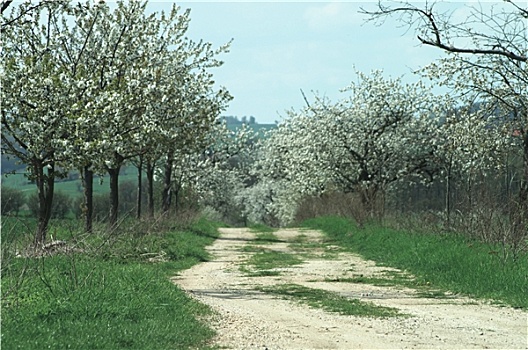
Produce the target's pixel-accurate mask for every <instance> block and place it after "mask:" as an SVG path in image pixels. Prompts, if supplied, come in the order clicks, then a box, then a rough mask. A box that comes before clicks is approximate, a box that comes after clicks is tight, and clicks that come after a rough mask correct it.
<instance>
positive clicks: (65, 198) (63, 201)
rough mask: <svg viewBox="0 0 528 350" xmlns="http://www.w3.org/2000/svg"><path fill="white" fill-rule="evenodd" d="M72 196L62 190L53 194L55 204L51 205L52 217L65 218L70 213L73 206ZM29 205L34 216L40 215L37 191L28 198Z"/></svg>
mask: <svg viewBox="0 0 528 350" xmlns="http://www.w3.org/2000/svg"><path fill="white" fill-rule="evenodd" d="M72 204H73V201H72V198H71V197H70V196H69V195H67V194H66V193H64V192H62V191H56V192H55V193H54V195H53V204H52V206H51V218H52V219H64V218H66V216H67V215H68V214H69V213H70V211H71V210H72V209H73V208H72ZM27 205H28V208H29V211H30V212H31V214H32V215H33V217H38V210H39V203H38V198H37V194H36V193H32V194H30V195H29V196H28V198H27Z"/></svg>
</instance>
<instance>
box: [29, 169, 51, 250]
mask: <svg viewBox="0 0 528 350" xmlns="http://www.w3.org/2000/svg"><path fill="white" fill-rule="evenodd" d="M34 170H35V174H37V178H36V184H37V190H38V201H39V211H38V225H37V231H36V233H35V241H34V245H35V247H37V246H39V245H42V244H44V242H45V241H46V234H47V232H48V224H49V220H50V218H51V207H52V205H53V191H54V185H55V167H54V164H53V163H52V164H50V165H49V167H48V170H47V175H46V174H44V165H43V164H42V162H41V161H37V162H35V163H34Z"/></svg>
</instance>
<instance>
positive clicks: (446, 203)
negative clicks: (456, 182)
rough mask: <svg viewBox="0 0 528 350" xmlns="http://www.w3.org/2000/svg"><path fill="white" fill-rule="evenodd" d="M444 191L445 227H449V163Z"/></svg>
mask: <svg viewBox="0 0 528 350" xmlns="http://www.w3.org/2000/svg"><path fill="white" fill-rule="evenodd" d="M445 191H446V193H445V211H446V227H447V228H448V229H449V228H450V226H451V164H449V165H448V167H447V173H446V189H445Z"/></svg>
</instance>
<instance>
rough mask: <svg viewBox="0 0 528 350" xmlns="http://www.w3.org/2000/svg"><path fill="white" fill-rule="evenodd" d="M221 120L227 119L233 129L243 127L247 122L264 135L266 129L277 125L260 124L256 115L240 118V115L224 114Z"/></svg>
mask: <svg viewBox="0 0 528 350" xmlns="http://www.w3.org/2000/svg"><path fill="white" fill-rule="evenodd" d="M220 120H221V121H225V122H226V123H227V127H228V128H229V129H231V130H234V129H236V128H240V127H242V125H244V124H246V125H248V126H250V127H251V128H252V129H253V130H255V131H256V132H258V133H259V134H260V135H263V134H264V132H265V131H267V130H269V129H273V128H276V127H277V124H260V123H257V121H256V120H255V117H253V116H250V117H246V116H244V117H242V118H240V119H238V117H235V116H222V117H220Z"/></svg>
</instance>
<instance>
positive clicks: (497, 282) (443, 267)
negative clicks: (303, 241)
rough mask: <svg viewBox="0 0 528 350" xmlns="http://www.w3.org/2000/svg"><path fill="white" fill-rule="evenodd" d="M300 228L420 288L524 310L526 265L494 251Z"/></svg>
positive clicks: (444, 239) (335, 225) (456, 241)
mask: <svg viewBox="0 0 528 350" xmlns="http://www.w3.org/2000/svg"><path fill="white" fill-rule="evenodd" d="M303 226H305V227H309V228H311V229H319V230H321V231H323V232H324V233H326V235H327V236H328V238H330V239H331V240H332V241H333V242H332V243H333V244H337V245H340V246H341V247H343V248H345V249H346V250H348V251H350V252H354V253H358V254H360V255H361V256H363V257H364V258H366V259H369V260H374V261H376V262H377V263H378V264H380V265H384V266H391V267H395V268H398V269H401V270H404V271H406V272H408V273H410V274H412V275H414V276H415V277H416V281H417V283H418V284H420V285H428V286H430V287H431V288H434V289H436V290H438V289H440V290H445V291H451V292H452V293H455V294H464V295H468V296H471V297H475V298H485V299H490V300H493V301H496V302H501V303H505V304H508V305H511V306H513V307H517V308H523V309H528V298H527V297H526V296H527V295H528V259H527V256H526V255H524V256H522V257H520V258H519V259H518V260H517V261H513V260H511V259H508V260H504V259H501V258H499V257H498V256H496V255H495V254H492V252H496V251H497V250H499V249H500V247H497V246H493V245H491V244H485V243H480V242H478V241H474V240H470V239H469V238H468V237H464V236H461V235H456V234H427V233H424V234H419V233H408V232H403V231H398V230H394V229H389V228H383V227H379V226H375V225H367V226H366V227H365V228H364V229H358V228H357V227H356V225H355V224H354V223H353V222H352V221H350V220H348V219H345V218H339V217H320V218H316V219H310V220H307V221H305V222H304V223H303Z"/></svg>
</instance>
